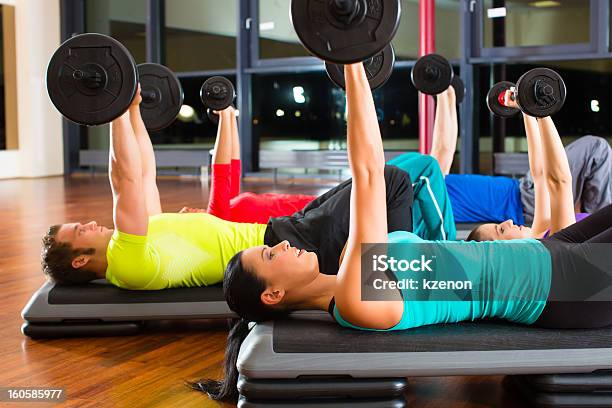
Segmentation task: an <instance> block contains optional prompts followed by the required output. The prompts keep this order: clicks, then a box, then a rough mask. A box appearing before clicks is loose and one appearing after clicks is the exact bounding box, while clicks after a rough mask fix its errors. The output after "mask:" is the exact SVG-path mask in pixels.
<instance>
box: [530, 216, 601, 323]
mask: <svg viewBox="0 0 612 408" xmlns="http://www.w3.org/2000/svg"><path fill="white" fill-rule="evenodd" d="M542 243H543V244H544V245H545V246H546V248H547V249H548V250H549V251H550V254H551V258H552V282H551V289H550V294H549V299H563V298H568V297H571V298H572V299H573V300H572V301H556V300H549V301H547V302H546V306H545V308H544V311H543V312H542V314H541V315H540V317H539V318H538V320H537V321H536V322H535V325H537V326H540V327H547V328H557V329H575V328H582V329H590V328H598V327H605V326H610V325H612V301H607V300H602V301H592V300H588V301H587V300H586V299H588V298H590V297H591V296H593V295H595V294H596V293H598V292H599V291H601V290H602V289H603V288H605V287H608V286H610V285H611V284H612V261H607V260H601V261H603V264H602V262H601V261H599V260H600V259H601V258H602V257H601V252H602V250H603V251H605V250H606V248H605V247H602V246H595V245H592V246H588V245H583V246H582V247H580V245H571V246H568V245H567V244H568V243H570V244H587V243H588V244H604V243H608V244H609V243H612V205H608V206H607V207H604V208H602V209H601V210H599V211H597V212H596V213H594V214H591V215H590V216H589V217H587V218H585V219H584V220H582V221H580V222H578V223H576V224H573V225H570V226H569V227H567V228H565V229H563V230H561V231H559V232H557V233H555V234H553V235H552V236H550V237H548V238H545V239H543V240H542ZM593 248H594V251H596V252H597V253H598V254H599V256H598V262H599V263H598V266H597V267H595V266H594V265H593V263H592V262H590V260H589V257H588V253H589V252H588V251H591V250H593ZM574 250H575V251H577V253H579V254H580V255H581V256H578V257H576V256H573V255H572V252H574ZM609 252H610V253H611V254H612V247H611V250H610V251H609ZM610 258H612V257H610ZM577 298H578V299H577ZM580 298H583V299H584V301H580ZM574 299H575V300H574Z"/></svg>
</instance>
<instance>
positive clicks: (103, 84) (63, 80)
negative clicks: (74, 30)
mask: <svg viewBox="0 0 612 408" xmlns="http://www.w3.org/2000/svg"><path fill="white" fill-rule="evenodd" d="M139 70H140V71H142V72H141V73H140V74H141V76H142V78H140V79H141V95H142V98H143V101H142V103H141V106H140V109H141V113H142V116H143V121H144V123H145V126H146V127H147V129H149V130H159V129H162V128H164V127H166V126H168V125H170V124H171V123H172V122H173V121H174V119H175V118H176V116H177V115H178V112H179V110H180V107H181V105H182V103H183V90H182V88H181V85H180V83H179V82H178V79H177V78H176V76H175V75H174V74H173V73H172V71H170V70H169V69H168V68H166V67H163V66H161V65H158V64H143V65H140V66H138V67H136V63H135V62H134V59H133V58H132V56H131V54H130V53H129V51H128V50H127V48H125V47H124V46H123V45H122V44H121V43H120V42H118V41H117V40H115V39H113V38H111V37H109V36H107V35H103V34H97V33H87V34H79V35H76V36H74V37H72V38H70V39H68V40H66V41H65V42H64V43H62V44H61V45H60V47H59V48H58V49H57V50H56V51H55V53H54V54H53V56H52V57H51V60H50V61H49V65H48V67H47V91H48V93H49V97H50V99H51V102H53V104H54V105H55V107H56V108H57V110H59V111H60V113H61V114H62V115H64V117H66V118H67V119H68V120H71V121H73V122H75V123H78V124H80V125H85V126H97V125H102V124H105V123H109V122H111V121H113V120H114V119H117V118H118V117H119V116H121V115H122V114H123V113H125V111H127V109H128V108H129V107H130V104H131V103H132V100H133V99H134V96H135V95H136V90H137V88H138V82H139Z"/></svg>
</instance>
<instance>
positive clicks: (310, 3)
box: [291, 0, 401, 64]
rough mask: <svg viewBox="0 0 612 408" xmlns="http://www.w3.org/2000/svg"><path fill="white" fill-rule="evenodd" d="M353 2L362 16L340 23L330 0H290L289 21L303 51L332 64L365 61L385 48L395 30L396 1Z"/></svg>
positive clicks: (396, 26) (399, 12)
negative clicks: (349, 21) (302, 46)
mask: <svg viewBox="0 0 612 408" xmlns="http://www.w3.org/2000/svg"><path fill="white" fill-rule="evenodd" d="M354 1H355V2H357V4H358V5H359V7H360V10H362V11H365V14H364V13H361V14H360V15H359V16H357V18H355V20H354V21H353V22H351V23H343V22H342V21H341V20H340V19H338V18H337V17H336V16H335V15H334V11H333V4H335V2H334V1H333V0H332V1H329V0H291V21H292V23H293V27H294V29H295V32H296V33H297V35H298V37H299V38H300V41H301V42H302V45H304V48H306V49H307V50H308V51H309V52H310V53H311V54H313V55H315V56H317V57H319V58H321V59H322V60H324V61H329V62H332V63H335V64H353V63H356V62H360V61H365V60H367V59H368V58H370V57H371V56H373V55H375V54H377V53H378V52H380V51H381V50H382V49H383V48H385V47H386V46H387V44H389V43H390V42H391V40H392V39H393V37H394V36H395V33H396V32H397V28H398V27H399V22H400V15H401V4H400V0H354Z"/></svg>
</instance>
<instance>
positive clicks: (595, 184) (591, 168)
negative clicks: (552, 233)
mask: <svg viewBox="0 0 612 408" xmlns="http://www.w3.org/2000/svg"><path fill="white" fill-rule="evenodd" d="M565 152H566V153H567V160H568V161H569V166H570V171H571V173H572V192H573V193H574V203H575V204H576V203H580V207H581V209H582V211H583V212H587V213H592V212H594V211H597V210H599V209H601V208H603V207H605V206H606V205H608V204H610V203H612V187H611V186H612V148H611V147H610V144H609V143H608V141H607V140H606V139H604V138H601V137H598V136H583V137H581V138H580V139H578V140H576V141H574V142H573V143H570V144H569V145H567V146H566V147H565ZM519 188H520V191H521V202H522V203H523V213H524V214H525V221H526V222H529V223H531V222H533V212H534V204H535V192H534V189H533V179H532V178H531V172H527V174H526V175H525V177H523V178H521V179H520V180H519Z"/></svg>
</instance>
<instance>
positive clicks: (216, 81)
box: [200, 76, 236, 111]
mask: <svg viewBox="0 0 612 408" xmlns="http://www.w3.org/2000/svg"><path fill="white" fill-rule="evenodd" d="M235 98H236V91H235V89H234V85H233V84H232V82H231V81H230V80H229V79H227V78H224V77H222V76H214V77H211V78H208V79H207V80H206V82H204V84H203V85H202V88H200V99H201V100H202V103H203V104H204V106H206V107H207V108H210V109H212V110H216V111H220V110H223V109H225V108H227V107H228V106H230V105H231V104H232V102H234V99H235Z"/></svg>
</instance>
